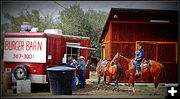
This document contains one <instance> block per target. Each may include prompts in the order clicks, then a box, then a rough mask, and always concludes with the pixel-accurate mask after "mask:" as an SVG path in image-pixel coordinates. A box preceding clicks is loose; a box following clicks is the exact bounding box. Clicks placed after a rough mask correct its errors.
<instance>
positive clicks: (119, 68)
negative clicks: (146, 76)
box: [117, 64, 121, 80]
mask: <svg viewBox="0 0 180 99" xmlns="http://www.w3.org/2000/svg"><path fill="white" fill-rule="evenodd" d="M117 77H118V78H119V80H120V77H121V67H120V64H117Z"/></svg>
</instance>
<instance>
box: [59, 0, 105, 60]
mask: <svg viewBox="0 0 180 99" xmlns="http://www.w3.org/2000/svg"><path fill="white" fill-rule="evenodd" d="M106 18H107V13H105V12H96V11H94V10H88V11H87V12H84V11H83V10H82V9H81V8H80V5H79V4H77V3H76V4H74V5H71V6H70V7H69V8H65V9H64V10H63V11H61V12H60V13H59V22H58V23H57V24H56V28H58V29H61V30H62V32H63V33H64V34H68V35H78V36H87V37H90V38H91V47H94V48H96V50H95V51H91V55H93V56H98V57H99V56H100V55H101V49H100V48H101V47H100V46H98V40H99V36H100V34H101V31H102V29H103V26H104V24H105V21H106Z"/></svg>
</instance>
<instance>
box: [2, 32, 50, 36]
mask: <svg viewBox="0 0 180 99" xmlns="http://www.w3.org/2000/svg"><path fill="white" fill-rule="evenodd" d="M5 37H47V34H46V33H41V32H7V33H5Z"/></svg>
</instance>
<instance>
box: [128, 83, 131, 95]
mask: <svg viewBox="0 0 180 99" xmlns="http://www.w3.org/2000/svg"><path fill="white" fill-rule="evenodd" d="M130 94H131V83H130V80H129V82H128V95H130Z"/></svg>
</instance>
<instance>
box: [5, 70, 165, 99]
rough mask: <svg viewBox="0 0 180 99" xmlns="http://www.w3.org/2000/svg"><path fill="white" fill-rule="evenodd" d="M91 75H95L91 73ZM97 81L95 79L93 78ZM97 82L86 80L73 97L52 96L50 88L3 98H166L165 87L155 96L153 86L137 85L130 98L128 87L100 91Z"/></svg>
mask: <svg viewBox="0 0 180 99" xmlns="http://www.w3.org/2000/svg"><path fill="white" fill-rule="evenodd" d="M91 75H93V74H92V73H91ZM92 78H94V79H95V77H92ZM96 88H97V82H94V83H92V82H91V81H89V80H86V86H85V88H84V89H79V87H78V88H77V90H76V91H72V95H51V93H50V91H49V90H48V89H49V88H45V87H43V88H42V89H44V90H40V91H36V92H32V93H30V94H16V93H13V92H12V90H8V93H7V94H4V95H3V97H4V98H5V97H17V98H18V97H22V98H26V97H29V96H31V97H36V98H37V97H41V98H42V97H44V98H46V97H47V98H53V97H54V98H57V97H58V98H59V97H61V98H68V97H69V98H73V97H74V98H77V97H81V98H108V97H109V98H113V97H114V98H116V97H124V98H126V97H127V98H129V97H131V98H132V97H133V98H134V97H135V98H143V97H144V98H146V97H148V98H164V96H165V87H164V86H159V87H158V89H157V95H156V96H153V95H152V94H153V90H154V86H152V85H136V86H135V90H136V92H135V95H134V96H129V95H128V90H127V85H120V86H119V92H117V91H112V89H113V85H108V88H107V90H104V87H103V86H102V84H101V86H100V89H99V90H97V89H96Z"/></svg>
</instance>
